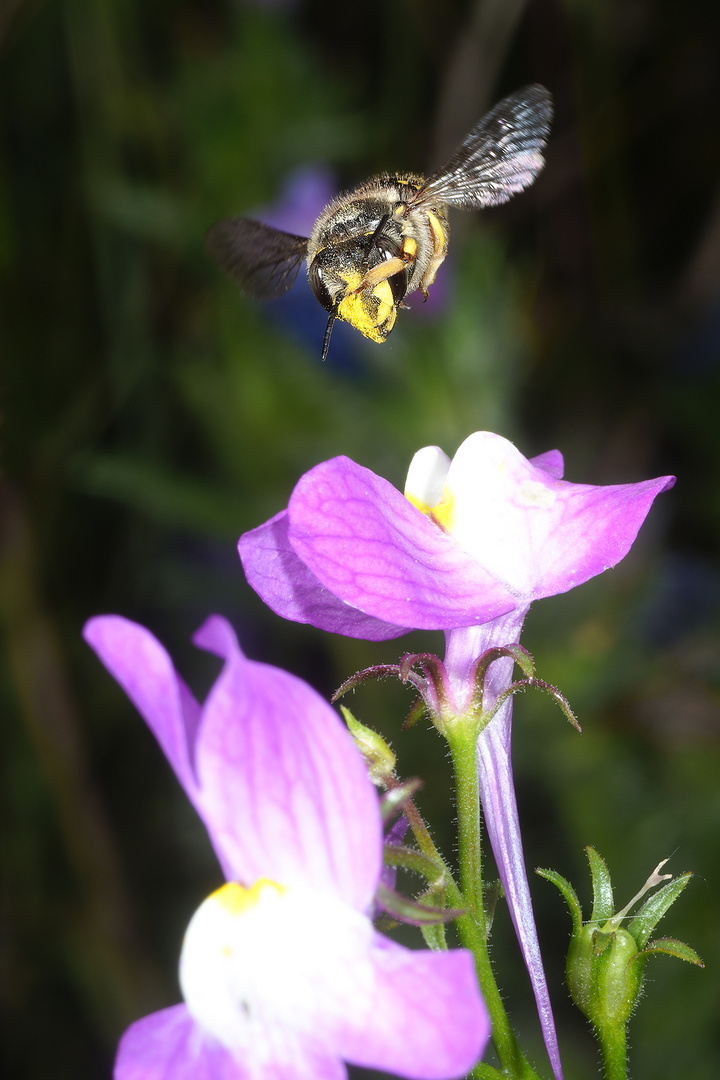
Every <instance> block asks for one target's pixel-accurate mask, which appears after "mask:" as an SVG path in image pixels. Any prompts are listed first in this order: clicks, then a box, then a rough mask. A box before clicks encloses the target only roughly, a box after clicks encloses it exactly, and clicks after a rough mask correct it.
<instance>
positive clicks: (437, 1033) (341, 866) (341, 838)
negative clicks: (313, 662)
mask: <svg viewBox="0 0 720 1080" xmlns="http://www.w3.org/2000/svg"><path fill="white" fill-rule="evenodd" d="M85 637H86V640H87V641H88V642H89V643H90V645H91V646H92V647H93V648H94V649H95V651H96V652H97V654H98V655H99V657H100V659H101V660H102V661H103V663H104V664H105V666H106V667H107V668H108V670H109V671H110V672H111V674H112V675H113V676H114V677H115V678H116V679H117V681H118V682H119V683H120V685H121V686H122V687H123V688H124V689H125V691H126V693H127V694H128V696H129V697H130V698H131V700H132V701H133V702H134V703H135V705H136V706H137V708H138V709H139V711H140V712H141V714H142V715H143V717H144V718H145V720H146V721H147V723H148V725H149V726H150V728H151V729H152V731H153V733H154V734H155V736H156V738H157V740H158V742H159V743H160V745H161V747H162V749H163V751H164V753H165V755H166V757H167V759H168V761H169V762H170V764H171V765H172V767H173V769H174V771H175V773H176V775H177V777H178V779H179V781H180V783H181V784H182V786H183V788H184V790H185V792H186V794H187V796H188V798H189V799H190V801H191V802H192V804H193V805H194V807H195V808H196V810H197V812H198V813H199V815H200V817H201V818H202V820H203V822H204V824H205V826H206V828H207V830H208V833H209V836H210V840H211V843H212V845H213V847H214V849H215V852H216V853H217V856H218V859H219V861H220V864H221V866H222V869H223V873H224V875H225V878H226V879H227V884H225V885H223V886H221V887H220V888H219V889H218V890H217V891H216V892H214V893H213V894H212V895H211V896H210V897H208V898H207V899H206V900H205V901H204V903H203V904H201V906H200V908H199V909H198V910H197V912H196V913H195V915H194V916H193V918H192V920H191V922H190V925H189V926H188V930H187V932H186V935H185V940H184V943H183V949H182V955H181V960H180V983H181V987H182V991H183V997H184V1004H181V1005H176V1006H173V1007H171V1008H168V1009H164V1010H162V1011H161V1012H158V1013H153V1014H151V1015H150V1016H146V1017H145V1018H144V1019H142V1020H140V1021H138V1022H137V1023H135V1024H133V1025H132V1026H131V1027H130V1028H129V1029H128V1031H127V1032H126V1033H125V1035H124V1036H123V1039H122V1041H121V1043H120V1047H119V1051H118V1056H117V1061H116V1065H115V1078H116V1080H280V1078H283V1080H315V1078H319V1080H326V1078H327V1080H342V1078H343V1077H345V1076H346V1070H345V1067H344V1065H343V1061H350V1062H353V1063H356V1064H359V1065H363V1066H367V1067H370V1068H376V1069H386V1070H389V1071H391V1072H395V1073H398V1074H400V1075H401V1076H406V1077H416V1078H418V1080H422V1078H427V1080H431V1078H438V1080H441V1078H452V1077H459V1076H463V1075H464V1074H465V1073H466V1072H467V1071H468V1070H469V1069H471V1068H472V1066H473V1065H474V1064H475V1062H476V1060H477V1059H478V1058H479V1056H480V1055H481V1053H482V1051H483V1049H484V1047H485V1043H486V1041H487V1038H488V1035H489V1021H488V1018H487V1013H486V1010H485V1006H484V1004H483V1001H482V999H481V997H480V994H479V991H478V988H477V982H476V978H475V973H474V967H473V960H472V957H471V955H470V954H469V953H467V952H466V951H464V950H455V951H452V952H448V953H430V952H427V951H420V952H413V951H410V950H408V949H406V948H403V947H401V946H400V945H397V944H396V943H394V942H392V941H390V940H389V939H387V938H385V937H383V936H382V935H380V934H378V933H376V932H375V930H374V928H373V926H372V923H371V921H370V919H369V918H368V914H367V913H368V911H369V910H371V905H372V903H373V897H374V895H375V890H376V887H377V884H378V880H379V878H380V873H381V868H382V867H381V864H382V841H383V837H382V824H381V819H380V812H379V805H378V799H377V795H376V793H375V789H374V788H373V785H372V784H371V782H370V780H369V778H368V776H367V772H366V770H365V766H364V763H363V761H362V758H361V756H360V753H359V751H358V750H357V749H356V747H355V745H354V743H353V741H352V739H351V737H350V735H349V734H348V732H347V731H346V729H345V728H344V727H343V725H342V724H341V722H340V720H339V718H338V717H337V715H336V714H335V712H334V711H333V710H332V709H331V708H330V706H329V705H328V704H327V703H326V702H324V701H323V700H322V699H321V698H320V697H319V696H318V695H317V694H316V693H315V692H314V691H313V690H312V689H311V688H310V687H309V686H307V685H306V684H305V683H303V682H302V681H301V680H300V679H297V678H295V677H294V676H292V675H290V674H288V673H286V672H284V671H281V670H279V669H277V668H273V667H269V666H267V665H265V664H259V663H255V662H253V661H250V660H247V659H246V658H245V656H244V655H243V653H242V652H241V650H240V648H239V646H238V644H237V641H236V639H235V636H234V634H233V632H232V630H231V629H230V627H229V625H228V624H227V623H226V622H225V621H224V620H223V619H221V618H219V617H217V616H215V617H213V618H211V619H209V620H208V621H207V622H206V623H205V625H204V626H203V627H202V628H201V629H200V630H199V631H198V633H197V634H196V636H195V642H196V644H198V645H199V646H200V647H201V648H204V649H207V650H209V651H210V652H214V653H216V654H217V655H218V656H220V657H221V658H222V659H223V660H224V666H223V669H222V672H221V674H220V675H219V677H218V679H217V681H216V682H215V684H214V686H213V687H212V689H211V690H210V693H209V694H208V697H207V699H206V700H205V702H204V704H202V705H201V704H199V703H198V702H197V701H196V700H195V698H194V697H193V696H192V694H191V692H190V691H189V690H188V688H187V687H186V685H185V683H184V682H183V681H182V679H181V678H180V677H179V676H178V675H177V674H176V672H175V670H174V668H173V666H172V663H171V661H170V658H169V657H168V655H167V653H166V652H165V650H164V649H163V648H162V646H161V645H160V644H159V643H158V642H157V641H156V639H155V638H154V637H153V636H152V635H151V634H150V633H149V632H148V631H147V630H145V629H144V628H143V627H141V626H138V625H137V624H135V623H131V622H129V621H127V620H126V619H123V618H120V617H118V616H103V617H99V618H96V619H92V620H91V621H90V622H89V623H88V624H87V626H86V628H85Z"/></svg>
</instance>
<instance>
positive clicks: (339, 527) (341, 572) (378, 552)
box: [288, 457, 515, 630]
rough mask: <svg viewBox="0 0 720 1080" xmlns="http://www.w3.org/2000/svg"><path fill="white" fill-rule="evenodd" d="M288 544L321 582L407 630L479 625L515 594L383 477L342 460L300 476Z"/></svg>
mask: <svg viewBox="0 0 720 1080" xmlns="http://www.w3.org/2000/svg"><path fill="white" fill-rule="evenodd" d="M288 513H289V519H290V521H289V529H288V537H289V540H290V543H291V545H292V547H293V549H294V551H295V552H296V553H297V555H299V556H300V558H301V560H302V561H303V563H304V564H305V565H306V566H307V567H308V568H309V570H310V571H311V572H312V573H313V574H314V575H315V577H316V578H317V580H318V581H319V582H320V584H321V585H322V586H323V587H324V588H326V589H329V590H330V592H332V593H333V594H334V595H335V596H337V597H339V598H340V599H341V600H343V601H345V603H347V604H351V605H352V606H353V607H356V608H359V609H360V610H361V611H364V612H365V613H366V614H368V615H372V616H374V617H375V618H377V619H382V620H384V621H386V622H390V623H395V624H397V625H398V626H404V627H407V628H408V629H410V628H414V629H424V630H433V629H444V628H450V627H455V626H471V625H473V624H477V623H482V622H486V621H487V620H488V619H492V618H495V617H496V616H497V615H500V614H503V613H504V612H507V611H510V610H511V609H512V608H513V607H514V606H515V597H514V595H513V594H512V593H511V592H510V591H509V590H508V589H507V588H506V587H505V586H504V585H503V584H502V583H501V582H500V581H498V580H497V578H495V577H494V576H493V575H492V574H491V573H489V572H488V571H487V570H486V569H485V568H484V567H483V566H481V565H479V564H478V562H477V561H476V560H475V559H474V558H473V557H472V556H471V555H468V553H467V552H465V551H463V550H462V548H461V547H460V546H459V545H458V544H457V543H456V542H455V541H454V539H453V538H452V537H450V536H447V535H446V534H445V533H444V532H443V530H442V529H439V528H438V527H437V525H435V524H434V523H433V522H432V521H430V519H429V518H427V517H425V515H423V514H422V513H420V511H419V510H417V509H416V508H415V507H414V506H412V505H411V504H410V502H409V501H408V500H407V499H406V498H405V497H404V496H403V495H401V493H400V492H399V491H398V490H397V489H396V488H394V487H393V486H392V484H389V483H388V482H387V480H383V479H382V478H381V477H379V476H376V475H375V474H374V473H372V472H371V471H370V470H369V469H365V468H363V467H362V466H361V465H357V464H355V462H354V461H351V460H350V459H349V458H346V457H338V458H333V459H331V460H330V461H326V462H323V463H322V464H320V465H317V466H316V467H315V468H314V469H311V470H310V472H308V473H306V474H305V475H304V476H303V477H302V478H301V480H300V481H299V483H298V484H297V486H296V487H295V490H294V491H293V494H292V497H291V499H290V503H289V506H288Z"/></svg>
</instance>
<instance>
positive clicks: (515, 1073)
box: [445, 717, 537, 1080]
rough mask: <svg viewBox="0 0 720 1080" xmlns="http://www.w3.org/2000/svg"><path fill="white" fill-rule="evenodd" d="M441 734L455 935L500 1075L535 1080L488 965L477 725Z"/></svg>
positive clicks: (456, 725)
mask: <svg viewBox="0 0 720 1080" xmlns="http://www.w3.org/2000/svg"><path fill="white" fill-rule="evenodd" d="M445 736H446V738H447V740H448V743H449V745H450V753H451V755H452V761H453V766H454V769H455V788H456V800H457V813H458V858H459V863H460V886H461V894H460V898H461V905H460V906H462V907H464V908H465V909H466V913H465V914H464V915H462V916H461V917H460V918H459V919H457V921H456V925H457V929H458V935H459V937H460V940H461V941H462V943H463V945H465V946H466V947H467V948H468V949H470V950H471V952H472V953H473V955H474V957H475V966H476V970H477V974H478V981H479V983H480V988H481V990H482V993H483V997H484V999H485V1004H486V1005H487V1009H488V1012H489V1013H490V1019H491V1022H492V1040H493V1044H494V1046H495V1050H496V1052H497V1055H498V1058H499V1059H500V1066H501V1069H502V1071H503V1073H504V1074H505V1075H506V1076H508V1077H513V1078H518V1080H537V1073H536V1072H535V1070H534V1069H533V1068H532V1066H531V1065H530V1064H529V1062H528V1060H527V1058H526V1057H525V1055H524V1054H523V1052H522V1050H521V1049H520V1046H519V1044H518V1041H517V1039H516V1037H515V1033H514V1032H513V1030H512V1028H511V1026H510V1021H509V1019H508V1015H507V1013H506V1011H505V1006H504V1005H503V1003H502V998H501V997H500V991H499V990H498V986H497V983H496V981H495V975H494V972H493V970H492V965H491V963H490V953H489V950H488V933H487V919H486V915H485V906H484V903H483V884H482V849H481V844H480V793H479V785H478V768H477V755H476V745H477V737H478V730H477V724H476V723H475V722H473V721H472V718H471V717H463V718H461V719H458V720H457V721H456V722H451V723H448V724H447V726H446V729H445ZM448 900H449V902H450V903H451V904H452V905H455V903H456V902H457V901H455V900H454V899H453V898H452V897H451V895H450V893H449V892H448ZM478 1075H481V1074H480V1073H478Z"/></svg>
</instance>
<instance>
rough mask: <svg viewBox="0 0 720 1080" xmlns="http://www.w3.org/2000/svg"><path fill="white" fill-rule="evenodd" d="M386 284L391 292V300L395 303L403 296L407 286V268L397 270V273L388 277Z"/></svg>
mask: <svg viewBox="0 0 720 1080" xmlns="http://www.w3.org/2000/svg"><path fill="white" fill-rule="evenodd" d="M388 285H389V286H390V291H391V293H392V297H393V300H394V302H395V303H396V304H399V303H400V301H401V300H402V299H403V297H404V296H405V293H406V292H407V287H408V274H407V270H398V272H397V274H393V275H392V277H389V278H388Z"/></svg>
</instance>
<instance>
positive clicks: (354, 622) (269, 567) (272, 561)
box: [238, 510, 407, 641]
mask: <svg viewBox="0 0 720 1080" xmlns="http://www.w3.org/2000/svg"><path fill="white" fill-rule="evenodd" d="M238 551H239V553H240V559H241V561H242V564H243V569H244V571H245V576H246V577H247V579H248V583H249V584H250V585H251V586H252V588H253V589H254V590H255V592H256V593H257V594H258V595H259V596H261V597H262V599H263V600H264V601H265V603H266V604H267V606H268V607H269V608H270V609H271V610H272V611H274V612H275V613H276V614H277V615H280V616H282V618H283V619H291V620H292V621H293V622H300V623H310V625H311V626H316V627H317V628H318V630H327V631H329V632H330V633H333V634H344V635H345V636H346V637H357V638H363V639H365V640H366V641H386V640H388V639H390V638H395V637H399V636H400V634H405V633H407V627H405V626H394V625H392V624H390V623H386V622H383V621H382V620H380V619H375V618H373V617H372V616H370V615H366V614H365V613H364V612H362V611H359V610H358V609H357V608H355V607H351V606H350V605H349V604H346V603H344V601H343V600H339V599H338V597H337V596H335V595H334V594H333V593H332V592H329V591H328V590H327V589H324V588H323V587H322V585H321V584H320V582H319V581H318V579H317V578H316V577H315V575H314V574H313V573H312V571H311V570H309V569H308V567H307V566H306V565H305V563H304V562H303V561H302V559H300V558H299V556H298V555H297V554H296V553H295V551H294V550H293V547H292V545H291V544H290V541H289V539H288V513H287V510H283V511H281V513H279V514H277V515H276V516H275V517H274V518H270V520H269V521H266V522H265V524H264V525H260V526H259V527H258V528H257V529H252V530H251V532H247V533H245V534H244V535H243V536H241V537H240V540H239V542H238Z"/></svg>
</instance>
